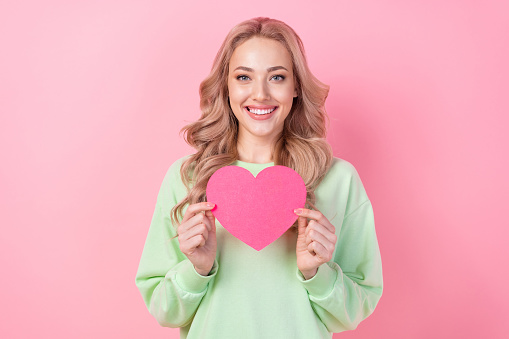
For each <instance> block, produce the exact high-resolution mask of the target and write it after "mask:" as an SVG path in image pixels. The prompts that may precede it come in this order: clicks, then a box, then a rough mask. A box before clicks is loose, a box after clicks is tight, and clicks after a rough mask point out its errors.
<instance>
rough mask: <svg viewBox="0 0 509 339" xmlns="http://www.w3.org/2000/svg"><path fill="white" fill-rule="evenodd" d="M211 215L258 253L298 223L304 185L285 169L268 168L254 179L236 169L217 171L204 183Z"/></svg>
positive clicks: (227, 167)
mask: <svg viewBox="0 0 509 339" xmlns="http://www.w3.org/2000/svg"><path fill="white" fill-rule="evenodd" d="M207 201H210V202H212V203H214V204H216V207H215V208H214V209H213V210H212V213H213V214H214V216H215V217H216V218H217V220H218V221H219V222H220V223H221V225H222V226H223V227H224V228H225V229H226V230H228V231H229V232H230V233H231V234H232V235H233V236H235V237H236V238H237V239H239V240H241V241H242V242H244V243H246V244H247V245H249V246H251V247H252V248H254V249H255V250H257V251H260V250H261V249H263V248H264V247H265V246H267V245H269V244H271V243H272V242H274V241H275V240H276V239H278V238H279V237H280V236H281V235H282V234H283V233H285V232H286V230H288V229H289V228H290V226H292V224H293V223H294V222H295V220H297V215H296V214H295V213H294V212H293V210H294V209H296V208H302V207H304V206H305V203H306V185H305V184H304V180H302V178H301V177H300V175H299V174H298V173H297V172H295V171H294V170H293V169H291V168H289V167H286V166H271V167H267V168H265V169H264V170H262V171H261V172H260V173H258V175H257V176H256V178H255V177H253V175H252V174H251V172H249V171H248V170H246V169H244V168H242V167H238V166H226V167H223V168H220V169H219V170H217V171H216V172H215V173H214V174H213V175H212V176H211V177H210V179H209V182H208V184H207Z"/></svg>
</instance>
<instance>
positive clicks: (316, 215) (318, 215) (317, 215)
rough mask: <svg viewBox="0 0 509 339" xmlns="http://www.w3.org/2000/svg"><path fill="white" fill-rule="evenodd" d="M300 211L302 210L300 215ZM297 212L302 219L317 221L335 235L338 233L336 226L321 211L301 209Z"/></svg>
mask: <svg viewBox="0 0 509 339" xmlns="http://www.w3.org/2000/svg"><path fill="white" fill-rule="evenodd" d="M299 210H300V213H299ZM296 211H297V212H296V214H297V215H298V216H302V217H306V218H309V219H312V220H315V221H317V222H318V223H319V224H322V225H323V226H325V227H327V228H328V229H329V231H331V232H333V233H334V232H335V231H336V228H335V227H334V225H333V224H331V222H330V221H329V219H327V218H326V217H325V216H324V215H323V214H322V212H320V211H313V210H310V209H307V208H299V209H297V210H296Z"/></svg>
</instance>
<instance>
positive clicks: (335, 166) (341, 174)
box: [322, 157, 360, 183]
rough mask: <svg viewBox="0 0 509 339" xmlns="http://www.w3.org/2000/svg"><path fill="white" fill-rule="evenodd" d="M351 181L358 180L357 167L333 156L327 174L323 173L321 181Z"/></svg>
mask: <svg viewBox="0 0 509 339" xmlns="http://www.w3.org/2000/svg"><path fill="white" fill-rule="evenodd" d="M325 181H327V182H329V183H332V182H338V181H339V182H342V183H345V182H352V181H360V177H359V173H358V172H357V169H356V168H355V167H354V165H352V163H350V162H348V161H347V160H345V159H341V158H337V157H334V158H332V164H331V167H330V168H329V170H328V171H327V174H326V175H325V177H324V179H323V181H322V183H323V182H325Z"/></svg>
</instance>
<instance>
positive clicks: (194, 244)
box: [186, 234, 205, 252]
mask: <svg viewBox="0 0 509 339" xmlns="http://www.w3.org/2000/svg"><path fill="white" fill-rule="evenodd" d="M203 245H205V238H204V237H203V235H201V234H198V235H195V236H194V237H192V238H190V239H189V241H188V242H187V244H186V246H187V247H188V248H189V252H192V251H193V250H194V249H196V248H198V247H201V246H203Z"/></svg>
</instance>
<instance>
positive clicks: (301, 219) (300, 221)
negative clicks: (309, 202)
mask: <svg viewBox="0 0 509 339" xmlns="http://www.w3.org/2000/svg"><path fill="white" fill-rule="evenodd" d="M297 225H298V226H299V235H301V234H302V235H303V234H304V233H306V227H307V226H308V219H307V218H306V217H299V219H298V222H297Z"/></svg>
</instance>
